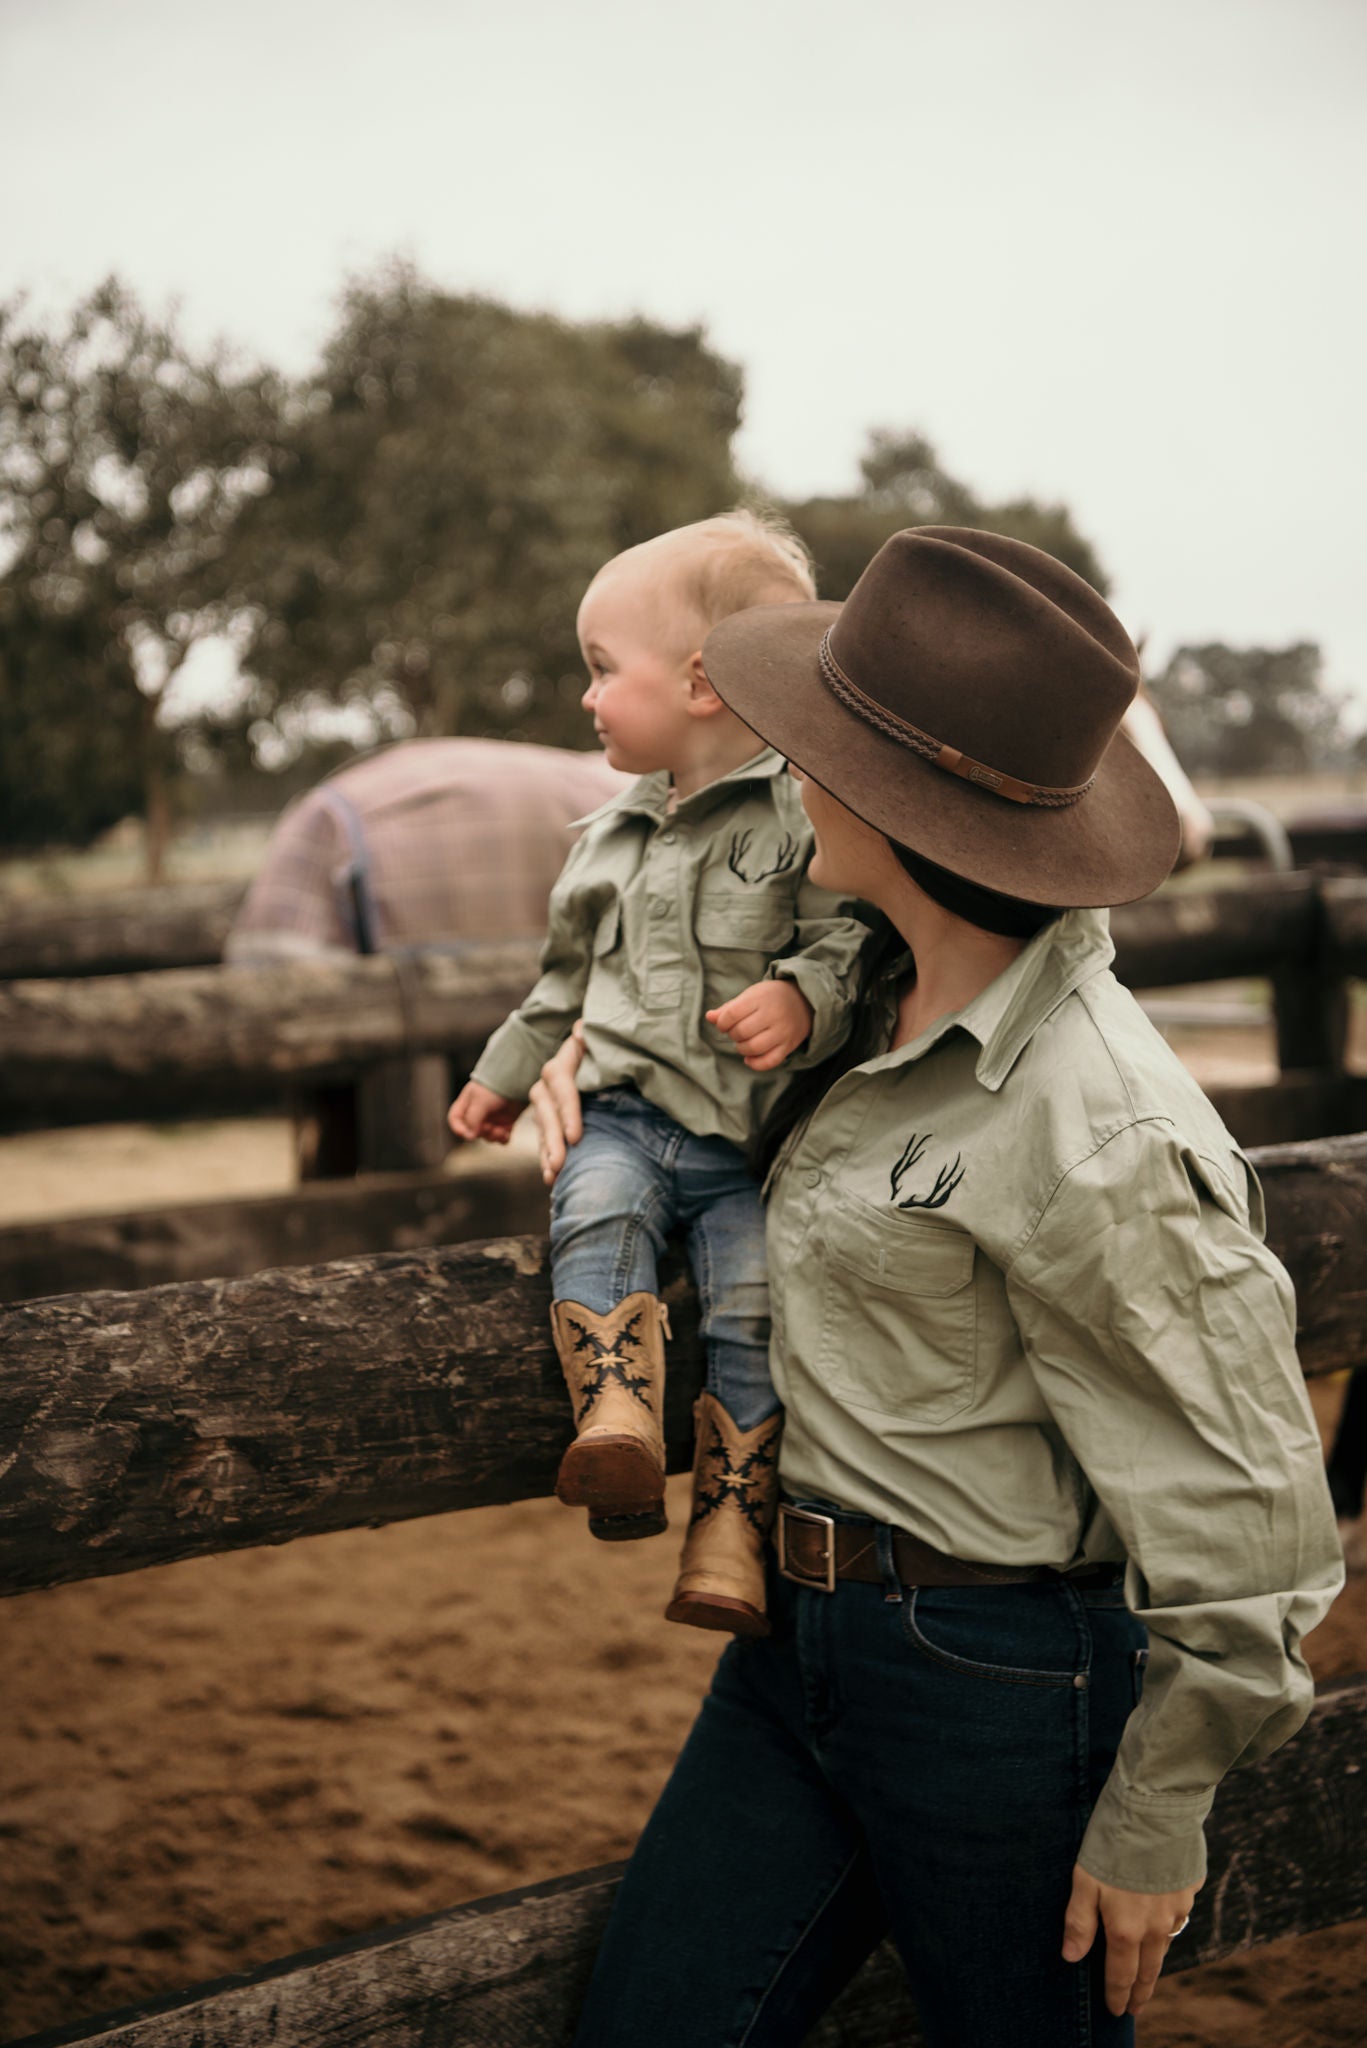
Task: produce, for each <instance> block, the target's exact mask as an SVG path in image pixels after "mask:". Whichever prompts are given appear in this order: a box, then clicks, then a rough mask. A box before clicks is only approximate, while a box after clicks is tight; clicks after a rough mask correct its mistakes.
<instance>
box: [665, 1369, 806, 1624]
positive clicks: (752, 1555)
mask: <svg viewBox="0 0 1367 2048" xmlns="http://www.w3.org/2000/svg"><path fill="white" fill-rule="evenodd" d="M693 1421H694V1424H695V1426H696V1429H697V1444H696V1448H695V1450H694V1453H693V1516H692V1520H691V1521H690V1522H689V1525H688V1535H687V1536H686V1537H685V1539H684V1548H683V1556H682V1558H681V1559H680V1561H679V1576H678V1580H677V1582H676V1584H675V1587H674V1598H673V1599H672V1600H671V1601H670V1603H669V1605H668V1607H666V1609H665V1620H666V1621H687V1622H691V1623H692V1625H693V1627H694V1628H719V1629H729V1630H730V1632H731V1634H732V1635H737V1636H767V1635H768V1633H769V1623H768V1620H767V1618H766V1616H765V1611H764V1545H765V1539H766V1538H767V1536H768V1534H769V1529H770V1525H771V1524H772V1522H773V1519H774V1510H775V1508H776V1507H777V1504H778V1443H779V1438H780V1436H781V1435H782V1434H783V1416H782V1414H781V1413H780V1414H778V1415H770V1416H769V1417H767V1419H766V1420H765V1421H763V1422H760V1423H757V1424H756V1425H755V1427H754V1428H753V1429H738V1428H737V1427H736V1425H735V1423H734V1422H733V1421H732V1420H731V1417H730V1416H729V1415H728V1414H727V1412H726V1410H725V1408H723V1406H722V1404H721V1402H720V1401H718V1400H717V1398H716V1396H715V1395H713V1394H699V1396H698V1400H697V1405H696V1406H695V1408H694V1410H693Z"/></svg>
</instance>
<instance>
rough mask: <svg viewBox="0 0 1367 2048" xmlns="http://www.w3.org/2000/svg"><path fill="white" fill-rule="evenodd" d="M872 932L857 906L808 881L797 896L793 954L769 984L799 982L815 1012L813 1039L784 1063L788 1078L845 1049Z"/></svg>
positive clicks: (773, 968) (775, 967) (778, 963)
mask: <svg viewBox="0 0 1367 2048" xmlns="http://www.w3.org/2000/svg"><path fill="white" fill-rule="evenodd" d="M868 936H869V927H868V926H867V925H866V924H861V923H860V921H859V919H858V918H857V917H855V916H854V915H853V905H852V904H851V903H850V902H849V901H848V900H846V899H844V898H842V897H839V896H836V895H833V894H832V892H831V891H830V890H829V889H818V888H817V886H816V884H815V883H814V882H810V881H808V880H807V879H806V878H805V877H804V879H803V882H802V886H801V888H800V889H799V890H798V894H797V904H796V931H795V934H794V939H793V945H794V949H795V950H794V951H792V952H790V953H785V954H784V955H783V957H782V959H779V960H774V961H772V962H771V963H770V966H769V972H768V976H767V977H766V978H767V979H769V980H775V981H791V982H795V983H796V985H797V987H798V989H799V991H800V992H801V993H802V994H803V995H804V996H805V997H806V998H807V1001H808V1002H809V1003H810V1004H811V1006H812V1029H811V1035H810V1037H809V1038H808V1040H807V1042H806V1044H805V1045H804V1046H803V1047H802V1050H801V1051H800V1052H797V1053H794V1054H793V1055H792V1057H791V1058H790V1059H787V1060H785V1061H784V1063H783V1065H784V1071H785V1072H796V1071H797V1070H798V1069H800V1068H802V1067H812V1066H816V1065H817V1063H818V1062H819V1061H821V1060H824V1059H825V1058H826V1056H827V1054H828V1053H832V1052H834V1051H835V1050H836V1049H837V1047H839V1046H842V1045H843V1044H844V1043H845V1040H846V1039H847V1038H848V1037H849V1034H850V1025H851V1023H852V1022H853V1018H854V998H855V991H856V988H857V986H858V981H859V974H858V968H859V955H860V953H861V952H862V950H863V946H864V942H865V940H866V939H867V938H868Z"/></svg>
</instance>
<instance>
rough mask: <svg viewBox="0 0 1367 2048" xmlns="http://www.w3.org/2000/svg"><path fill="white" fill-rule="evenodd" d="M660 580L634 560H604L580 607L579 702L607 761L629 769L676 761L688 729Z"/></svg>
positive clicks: (682, 671) (683, 674) (680, 669)
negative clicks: (582, 668)
mask: <svg viewBox="0 0 1367 2048" xmlns="http://www.w3.org/2000/svg"><path fill="white" fill-rule="evenodd" d="M660 581H661V579H660V577H659V575H658V573H657V574H656V575H653V576H652V575H650V574H649V573H648V572H647V571H645V570H643V569H642V568H641V567H640V566H639V565H637V564H631V565H628V566H624V567H621V568H617V567H616V566H615V565H612V564H610V565H609V566H608V568H607V569H606V570H604V571H603V572H602V574H600V575H599V576H597V577H595V579H594V581H593V582H592V583H591V584H590V585H589V589H588V592H587V594H586V596H585V598H584V602H583V603H582V604H581V605H580V607H579V645H580V647H581V649H582V650H583V655H584V662H585V665H586V667H587V669H588V672H589V686H588V688H587V690H585V692H584V696H583V705H584V709H585V710H586V711H590V712H592V714H593V729H594V731H595V732H596V733H597V735H598V738H599V740H600V741H601V742H602V745H603V748H604V751H605V752H606V754H607V757H608V763H609V765H610V766H611V767H613V768H620V769H622V770H623V771H624V772H625V773H626V774H628V775H649V774H652V773H654V772H655V771H656V770H657V769H660V768H668V769H671V770H672V769H675V768H679V767H682V766H683V765H685V763H686V762H687V760H688V758H689V750H690V747H691V746H692V743H693V740H694V734H695V721H694V720H693V718H691V717H690V715H689V710H688V705H689V701H690V683H689V666H688V658H687V656H686V655H683V656H681V655H680V654H679V653H678V650H677V649H676V648H673V647H670V646H667V645H666V644H665V633H666V627H665V620H666V617H667V604H666V601H665V599H664V598H662V595H661V590H660Z"/></svg>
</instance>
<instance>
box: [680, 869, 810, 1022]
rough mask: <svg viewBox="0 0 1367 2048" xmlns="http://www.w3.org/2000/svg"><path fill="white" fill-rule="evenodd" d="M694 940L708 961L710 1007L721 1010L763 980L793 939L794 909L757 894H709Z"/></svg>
mask: <svg viewBox="0 0 1367 2048" xmlns="http://www.w3.org/2000/svg"><path fill="white" fill-rule="evenodd" d="M693 936H694V938H695V939H696V940H697V946H698V957H699V960H700V961H701V963H702V977H703V994H704V996H705V997H706V1002H705V1004H704V1008H706V1009H709V1010H715V1009H716V1008H717V1007H718V1005H719V1004H721V1003H729V1002H730V1000H731V998H732V996H738V995H739V994H740V992H741V990H742V989H743V988H749V986H750V984H751V982H754V981H760V980H762V979H763V976H764V971H765V969H766V968H767V967H768V965H769V962H770V961H771V960H772V959H774V958H775V957H776V955H778V954H779V953H781V952H782V951H783V949H784V947H785V946H786V945H788V943H789V941H790V940H791V938H792V936H793V913H792V906H791V905H790V904H788V903H785V902H782V901H780V900H778V899H777V898H775V897H772V896H771V897H763V896H757V895H756V894H755V892H754V891H753V890H746V889H713V890H709V891H708V893H707V894H706V896H704V897H703V899H702V901H701V902H700V903H699V904H698V907H697V910H696V912H695V913H694V918H693ZM709 1035H710V1034H709ZM730 1042H731V1041H730V1040H729V1039H727V1040H726V1043H727V1044H728V1045H729V1044H730Z"/></svg>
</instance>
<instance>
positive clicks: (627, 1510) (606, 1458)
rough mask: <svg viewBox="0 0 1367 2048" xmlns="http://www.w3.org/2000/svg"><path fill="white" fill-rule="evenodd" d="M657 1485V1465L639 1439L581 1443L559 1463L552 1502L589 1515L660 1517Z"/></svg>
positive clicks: (613, 1438)
mask: <svg viewBox="0 0 1367 2048" xmlns="http://www.w3.org/2000/svg"><path fill="white" fill-rule="evenodd" d="M660 1482H661V1474H660V1467H659V1463H658V1461H657V1460H656V1459H655V1458H653V1457H652V1456H651V1455H650V1452H649V1450H648V1449H647V1447H646V1446H645V1445H644V1444H643V1443H642V1442H641V1440H640V1438H639V1437H635V1436H603V1437H592V1436H589V1437H580V1438H579V1439H578V1441H577V1442H575V1443H572V1444H571V1445H570V1447H569V1449H568V1450H567V1451H566V1453H565V1455H564V1457H563V1458H562V1459H561V1460H560V1470H559V1472H558V1473H557V1474H556V1481H555V1496H556V1499H557V1500H562V1501H563V1502H564V1503H565V1505H566V1507H571V1508H588V1510H589V1511H590V1513H591V1514H593V1515H623V1516H633V1517H634V1516H638V1515H660V1514H661V1512H662V1510H663V1507H664V1493H663V1490H662V1487H661V1483H660ZM661 1526H662V1527H663V1522H662V1523H661Z"/></svg>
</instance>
